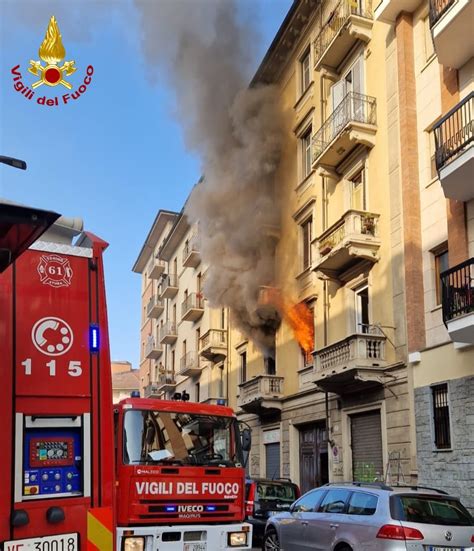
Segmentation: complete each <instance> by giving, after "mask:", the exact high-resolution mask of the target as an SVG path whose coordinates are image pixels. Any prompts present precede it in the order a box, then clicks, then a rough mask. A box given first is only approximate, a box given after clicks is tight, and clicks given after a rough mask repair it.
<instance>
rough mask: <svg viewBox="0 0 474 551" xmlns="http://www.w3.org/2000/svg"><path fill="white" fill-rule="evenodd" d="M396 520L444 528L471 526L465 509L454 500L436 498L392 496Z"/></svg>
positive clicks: (471, 523)
mask: <svg viewBox="0 0 474 551" xmlns="http://www.w3.org/2000/svg"><path fill="white" fill-rule="evenodd" d="M394 497H395V500H394V507H392V516H393V518H394V519H396V520H401V521H406V522H419V523H422V524H442V525H446V526H473V519H472V517H471V515H470V514H469V512H468V511H467V509H465V508H464V507H463V505H462V504H461V503H460V502H459V501H458V500H456V499H451V498H445V497H438V496H418V495H416V496H394Z"/></svg>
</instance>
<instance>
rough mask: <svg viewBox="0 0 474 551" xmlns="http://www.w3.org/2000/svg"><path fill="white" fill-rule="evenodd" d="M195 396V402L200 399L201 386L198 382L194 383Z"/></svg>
mask: <svg viewBox="0 0 474 551" xmlns="http://www.w3.org/2000/svg"><path fill="white" fill-rule="evenodd" d="M195 390H196V391H195V396H196V400H195V401H196V402H200V401H201V386H200V384H199V383H196V387H195Z"/></svg>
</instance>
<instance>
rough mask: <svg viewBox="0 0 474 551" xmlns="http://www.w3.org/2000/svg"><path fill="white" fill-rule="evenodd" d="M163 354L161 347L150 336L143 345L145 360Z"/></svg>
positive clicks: (153, 358) (154, 358)
mask: <svg viewBox="0 0 474 551" xmlns="http://www.w3.org/2000/svg"><path fill="white" fill-rule="evenodd" d="M161 354H163V348H162V346H161V344H160V343H158V342H157V341H156V340H155V338H154V337H150V338H149V339H148V342H147V343H146V345H145V358H146V359H147V360H156V359H157V358H159V357H160V356H161Z"/></svg>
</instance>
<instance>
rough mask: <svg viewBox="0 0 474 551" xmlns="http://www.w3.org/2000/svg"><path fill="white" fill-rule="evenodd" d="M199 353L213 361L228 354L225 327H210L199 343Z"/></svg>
mask: <svg viewBox="0 0 474 551" xmlns="http://www.w3.org/2000/svg"><path fill="white" fill-rule="evenodd" d="M199 354H200V355H201V356H202V357H203V358H206V360H210V361H211V362H217V361H220V360H222V359H223V358H225V357H226V356H227V331H226V330H225V329H209V331H207V332H206V333H204V335H203V336H202V337H201V340H200V343H199Z"/></svg>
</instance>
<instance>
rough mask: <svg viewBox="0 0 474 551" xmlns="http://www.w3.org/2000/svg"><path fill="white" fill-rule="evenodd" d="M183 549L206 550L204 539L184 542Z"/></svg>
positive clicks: (186, 550) (191, 550)
mask: <svg viewBox="0 0 474 551" xmlns="http://www.w3.org/2000/svg"><path fill="white" fill-rule="evenodd" d="M184 551H207V543H206V542H205V541H203V542H201V543H185V544H184Z"/></svg>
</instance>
